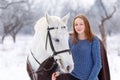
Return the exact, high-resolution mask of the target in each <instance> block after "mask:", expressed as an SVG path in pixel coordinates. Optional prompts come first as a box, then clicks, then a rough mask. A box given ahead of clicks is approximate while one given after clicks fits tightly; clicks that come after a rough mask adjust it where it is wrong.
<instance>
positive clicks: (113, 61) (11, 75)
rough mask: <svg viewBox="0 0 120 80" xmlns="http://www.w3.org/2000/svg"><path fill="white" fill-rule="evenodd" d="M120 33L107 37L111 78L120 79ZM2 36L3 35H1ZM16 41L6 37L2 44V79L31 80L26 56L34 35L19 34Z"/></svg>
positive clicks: (0, 68)
mask: <svg viewBox="0 0 120 80" xmlns="http://www.w3.org/2000/svg"><path fill="white" fill-rule="evenodd" d="M119 36H120V35H115V36H112V37H107V44H108V46H107V52H108V54H107V55H108V61H109V66H110V73H111V80H119V79H120V76H119V75H120V45H119V44H120V40H119V39H117V38H118V37H119ZM0 38H1V36H0ZM16 39H17V40H16V43H13V41H12V38H11V37H9V36H8V37H6V38H5V41H4V44H0V80H30V78H29V76H28V74H27V72H26V57H27V54H28V51H29V44H30V43H31V39H32V36H20V35H19V36H17V38H16Z"/></svg>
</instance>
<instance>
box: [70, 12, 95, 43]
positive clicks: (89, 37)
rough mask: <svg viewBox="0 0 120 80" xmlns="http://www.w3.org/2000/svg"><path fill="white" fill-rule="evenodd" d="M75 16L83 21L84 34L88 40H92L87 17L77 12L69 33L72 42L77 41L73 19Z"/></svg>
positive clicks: (92, 36) (92, 35)
mask: <svg viewBox="0 0 120 80" xmlns="http://www.w3.org/2000/svg"><path fill="white" fill-rule="evenodd" d="M77 18H80V19H82V20H83V22H84V24H85V31H84V32H85V36H86V38H87V40H88V41H90V42H92V41H93V38H94V34H93V32H92V30H91V26H90V23H89V21H88V19H87V17H85V16H84V15H83V14H79V15H77V16H76V17H75V18H74V20H73V33H71V36H72V42H73V44H76V43H77V41H78V34H77V32H76V31H75V20H76V19H77Z"/></svg>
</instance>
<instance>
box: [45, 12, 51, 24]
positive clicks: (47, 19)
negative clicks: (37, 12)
mask: <svg viewBox="0 0 120 80" xmlns="http://www.w3.org/2000/svg"><path fill="white" fill-rule="evenodd" d="M45 17H46V21H47V23H48V24H49V23H50V21H51V18H50V16H49V14H48V13H46V16H45Z"/></svg>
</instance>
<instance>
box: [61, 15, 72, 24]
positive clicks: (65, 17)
mask: <svg viewBox="0 0 120 80" xmlns="http://www.w3.org/2000/svg"><path fill="white" fill-rule="evenodd" d="M69 17H70V13H68V14H67V15H65V16H64V17H63V18H62V20H63V22H65V24H67V22H68V19H69Z"/></svg>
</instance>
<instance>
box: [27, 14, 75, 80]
mask: <svg viewBox="0 0 120 80" xmlns="http://www.w3.org/2000/svg"><path fill="white" fill-rule="evenodd" d="M69 15H70V14H69V13H68V14H67V15H66V16H64V17H63V18H60V17H57V16H49V15H48V14H46V16H45V17H43V18H41V19H39V20H38V21H37V23H36V24H35V27H34V30H35V34H34V37H33V40H32V45H31V47H30V54H29V56H28V59H27V64H29V65H27V69H31V71H33V72H36V71H37V70H38V68H39V67H40V66H41V63H43V62H44V61H45V60H46V59H48V58H49V57H50V56H53V58H54V60H57V64H58V66H59V69H60V71H61V72H64V73H68V72H71V70H72V69H73V60H72V57H71V54H70V53H69V51H68V50H69V46H68V37H69V34H68V29H67V21H68V18H69ZM28 73H29V76H30V74H31V72H29V71H28ZM32 76H33V75H32ZM34 79H35V80H39V79H37V78H36V75H34ZM34 79H31V80H34ZM40 80H42V79H40Z"/></svg>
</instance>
